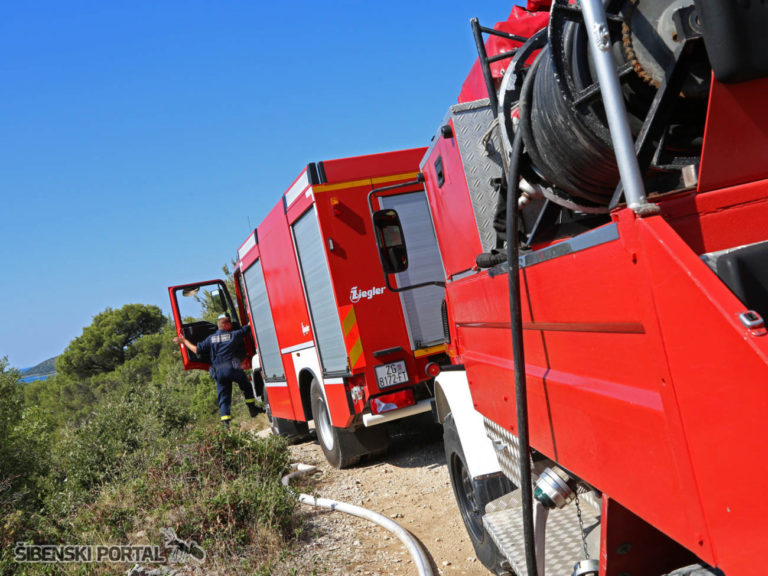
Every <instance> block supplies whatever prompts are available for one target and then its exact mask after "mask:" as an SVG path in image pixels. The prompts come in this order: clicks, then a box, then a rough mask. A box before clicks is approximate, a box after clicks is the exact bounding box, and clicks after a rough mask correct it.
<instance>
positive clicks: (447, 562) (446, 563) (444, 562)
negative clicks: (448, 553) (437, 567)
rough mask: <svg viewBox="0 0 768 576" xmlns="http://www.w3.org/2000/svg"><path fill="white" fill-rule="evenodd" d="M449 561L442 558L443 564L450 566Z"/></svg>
mask: <svg viewBox="0 0 768 576" xmlns="http://www.w3.org/2000/svg"><path fill="white" fill-rule="evenodd" d="M450 565H451V563H450V561H449V560H443V566H450Z"/></svg>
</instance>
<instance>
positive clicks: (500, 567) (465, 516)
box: [443, 414, 512, 574]
mask: <svg viewBox="0 0 768 576" xmlns="http://www.w3.org/2000/svg"><path fill="white" fill-rule="evenodd" d="M443 445H444V446H445V460H446V462H447V464H448V472H449V474H450V476H451V485H452V486H453V495H454V496H455V497H456V503H457V504H458V506H459V511H460V512H461V519H462V520H464V526H465V527H466V529H467V533H468V534H469V538H470V540H472V546H474V548H475V555H476V556H477V559H478V560H480V562H482V563H483V565H484V566H485V567H486V568H488V570H490V571H491V572H493V573H494V574H509V570H508V569H507V568H506V567H507V566H508V565H509V564H508V563H507V560H506V558H504V556H503V555H502V554H501V552H500V551H499V549H498V548H497V547H496V544H495V543H494V542H493V540H492V539H491V537H490V536H489V535H488V534H487V533H486V531H485V527H484V526H483V514H484V512H485V505H486V504H488V502H491V501H493V500H495V499H496V498H499V497H501V496H503V495H504V494H506V493H507V492H510V491H511V490H512V485H511V483H510V482H509V481H508V480H507V479H506V478H505V477H504V476H503V475H501V474H499V475H494V476H489V477H482V478H472V477H471V476H470V474H469V469H468V468H467V464H466V462H467V461H466V458H465V457H464V449H463V447H462V446H461V440H460V439H459V433H458V431H457V430H456V423H455V422H454V421H453V414H448V416H446V417H445V421H444V422H443Z"/></svg>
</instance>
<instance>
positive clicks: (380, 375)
mask: <svg viewBox="0 0 768 576" xmlns="http://www.w3.org/2000/svg"><path fill="white" fill-rule="evenodd" d="M374 370H375V372H376V382H377V383H378V385H379V389H382V388H388V387H389V386H396V385H397V384H405V383H406V382H408V371H407V370H406V369H405V362H404V361H403V360H398V361H397V362H392V363H391V364H384V365H382V366H375V367H374Z"/></svg>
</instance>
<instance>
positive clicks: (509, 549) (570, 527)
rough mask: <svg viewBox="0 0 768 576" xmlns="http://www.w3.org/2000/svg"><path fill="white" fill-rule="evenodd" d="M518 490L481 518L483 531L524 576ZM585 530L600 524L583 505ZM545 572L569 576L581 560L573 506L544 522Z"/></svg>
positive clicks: (550, 575) (553, 512)
mask: <svg viewBox="0 0 768 576" xmlns="http://www.w3.org/2000/svg"><path fill="white" fill-rule="evenodd" d="M518 493H519V490H515V492H513V493H511V494H507V495H506V496H503V497H502V498H500V499H499V500H495V501H494V502H491V503H489V504H488V506H487V507H486V510H491V509H492V510H495V511H494V512H489V513H487V514H486V515H485V516H483V524H484V525H485V529H486V531H487V532H488V534H489V535H490V537H491V539H492V540H493V541H494V543H495V544H496V546H497V547H498V548H499V550H500V551H501V552H502V554H503V555H504V556H505V557H506V558H507V560H509V562H510V564H511V565H512V569H513V570H514V571H515V573H516V574H517V575H518V576H527V575H528V570H527V568H526V565H525V543H524V541H523V529H522V526H523V520H522V515H523V510H522V501H521V499H520V496H519V494H518ZM582 514H583V517H584V524H585V526H588V527H589V526H591V525H594V524H595V523H596V522H598V521H599V519H600V515H599V512H597V511H596V510H594V509H592V508H591V507H589V506H588V505H585V504H584V503H582ZM544 556H545V568H546V574H547V576H571V574H572V573H573V565H574V564H575V563H576V562H578V561H579V560H581V559H583V558H584V549H583V544H582V539H581V529H580V528H579V520H578V516H577V514H576V506H575V505H573V504H570V505H568V506H566V507H565V508H562V509H560V510H551V511H550V513H549V518H548V519H547V530H546V546H545V552H544Z"/></svg>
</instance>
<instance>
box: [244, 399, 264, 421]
mask: <svg viewBox="0 0 768 576" xmlns="http://www.w3.org/2000/svg"><path fill="white" fill-rule="evenodd" d="M245 405H246V406H248V413H249V414H250V415H251V418H256V416H258V415H259V414H263V413H264V408H262V407H261V406H257V405H256V400H255V399H251V400H246V401H245Z"/></svg>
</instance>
